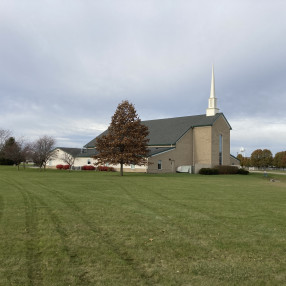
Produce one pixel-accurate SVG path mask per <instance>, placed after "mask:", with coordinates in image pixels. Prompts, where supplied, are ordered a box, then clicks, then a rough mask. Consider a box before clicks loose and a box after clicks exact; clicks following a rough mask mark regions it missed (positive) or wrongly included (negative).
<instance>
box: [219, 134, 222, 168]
mask: <svg viewBox="0 0 286 286" xmlns="http://www.w3.org/2000/svg"><path fill="white" fill-rule="evenodd" d="M219 165H222V135H221V134H220V135H219Z"/></svg>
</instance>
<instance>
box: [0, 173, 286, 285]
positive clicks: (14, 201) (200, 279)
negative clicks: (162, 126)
mask: <svg viewBox="0 0 286 286" xmlns="http://www.w3.org/2000/svg"><path fill="white" fill-rule="evenodd" d="M0 171H1V179H2V178H3V177H5V180H4V181H5V182H6V183H5V182H4V183H3V185H5V187H3V185H2V180H1V186H0V195H1V196H2V199H3V202H4V205H5V207H4V208H3V215H2V220H1V234H3V236H2V235H1V237H3V240H2V241H1V244H0V245H1V249H0V260H1V265H0V269H1V273H0V275H1V276H0V284H1V285H210V284H211V285H261V284H265V285H283V283H284V282H285V281H286V279H285V273H286V271H285V270H286V267H285V265H286V263H285V256H284V255H283V253H284V252H285V237H286V236H285V218H286V213H285V203H286V196H285V189H286V188H285V186H286V185H285V181H284V180H283V178H282V179H280V178H279V179H280V182H277V184H276V183H275V184H273V183H270V182H269V180H265V179H264V178H263V176H262V175H254V176H253V175H251V176H248V177H243V176H190V175H180V174H175V175H145V174H140V175H139V174H128V175H126V176H125V177H123V178H121V177H119V176H118V175H117V174H102V173H95V172H90V173H88V172H70V173H69V172H59V171H47V172H39V171H38V170H26V171H25V172H24V171H20V172H17V171H13V169H10V168H7V169H6V168H4V169H0ZM9 181H10V182H9ZM13 182H14V184H13ZM19 186H21V187H22V189H21V188H20V187H19ZM20 190H22V192H24V196H26V200H27V204H30V206H31V207H32V209H33V212H34V215H33V216H34V218H33V219H32V220H31V218H30V220H31V223H30V225H32V224H33V223H34V224H35V233H34V234H35V240H34V241H33V243H34V245H33V246H34V250H33V251H34V252H32V255H31V254H30V255H31V256H30V260H32V261H33V260H34V261H36V260H37V259H38V264H39V265H40V266H39V267H38V268H30V271H32V272H31V275H30V276H31V277H32V280H31V279H30V280H29V277H28V276H29V275H28V273H29V267H28V265H27V264H26V260H27V259H26V258H27V257H29V256H28V255H27V253H26V250H25V249H26V246H27V241H26V239H28V238H29V236H30V235H28V234H27V233H26V232H25V228H26V222H25V217H26V214H25V212H26V211H27V208H26V207H25V206H24V199H23V196H21V195H20V193H19V192H20ZM31 213H32V211H30V212H29V213H28V217H29V216H30V215H31ZM23 238H25V242H24V243H23V242H22V243H21V241H20V240H21V239H23ZM12 240H13V242H14V243H12V242H11V241H12ZM7 246H8V248H7ZM5 247H6V248H5ZM281 253H282V254H281ZM11 254H12V257H13V258H14V259H13V258H12V257H11ZM36 255H39V256H36ZM23 257H24V258H23ZM23 261H25V263H23ZM18 262H19V263H18ZM20 277H21V278H20ZM31 281H32V282H31ZM32 283H34V284H32Z"/></svg>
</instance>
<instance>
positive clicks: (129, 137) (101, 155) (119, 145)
mask: <svg viewBox="0 0 286 286" xmlns="http://www.w3.org/2000/svg"><path fill="white" fill-rule="evenodd" d="M148 134H149V131H148V127H147V126H145V125H143V124H142V123H141V120H140V118H139V117H138V115H137V113H136V110H135V108H134V105H133V104H131V103H129V102H128V101H127V100H125V101H122V103H120V104H119V105H118V106H117V109H116V111H115V113H114V115H113V116H112V119H111V123H110V125H109V127H108V130H107V134H104V135H102V136H100V137H98V138H97V140H96V144H95V148H96V150H97V151H98V155H97V156H95V159H97V165H99V164H105V163H110V164H114V165H116V164H120V175H121V176H123V165H128V164H134V165H135V164H136V165H145V164H146V163H147V160H146V158H147V155H148V148H147V143H148V142H149V139H148V138H147V136H148Z"/></svg>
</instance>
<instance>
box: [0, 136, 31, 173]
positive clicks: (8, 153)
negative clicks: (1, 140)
mask: <svg viewBox="0 0 286 286" xmlns="http://www.w3.org/2000/svg"><path fill="white" fill-rule="evenodd" d="M29 151H30V148H29V144H27V143H26V142H25V141H24V140H23V139H20V140H17V141H16V140H15V138H14V137H10V138H8V139H7V141H6V142H5V144H4V146H3V148H2V150H1V159H0V164H3V165H16V166H18V170H19V166H20V164H21V163H22V162H25V161H26V158H27V156H28V154H29Z"/></svg>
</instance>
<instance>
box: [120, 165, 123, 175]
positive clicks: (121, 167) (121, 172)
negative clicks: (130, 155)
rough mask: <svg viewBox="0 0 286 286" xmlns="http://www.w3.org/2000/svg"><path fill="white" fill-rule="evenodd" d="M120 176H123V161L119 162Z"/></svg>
mask: <svg viewBox="0 0 286 286" xmlns="http://www.w3.org/2000/svg"><path fill="white" fill-rule="evenodd" d="M120 176H123V163H120Z"/></svg>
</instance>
